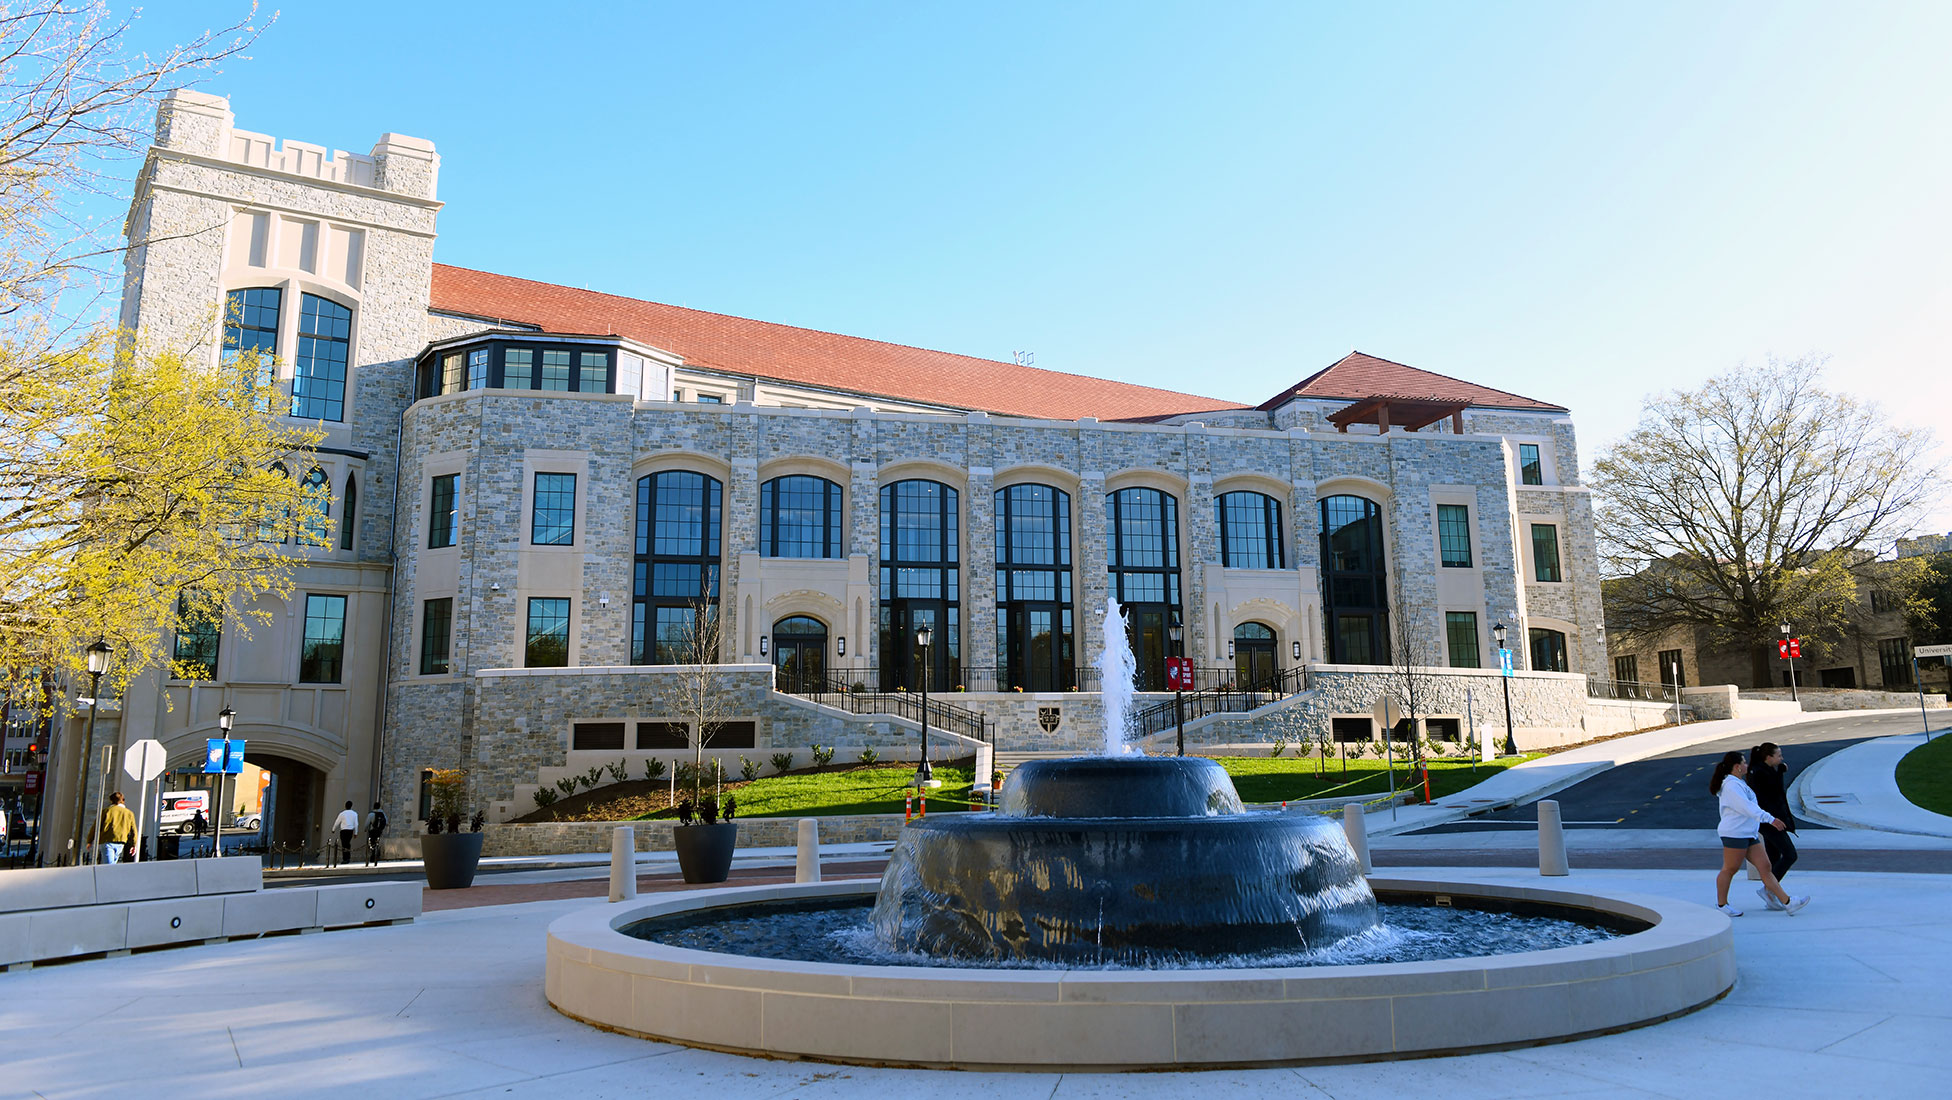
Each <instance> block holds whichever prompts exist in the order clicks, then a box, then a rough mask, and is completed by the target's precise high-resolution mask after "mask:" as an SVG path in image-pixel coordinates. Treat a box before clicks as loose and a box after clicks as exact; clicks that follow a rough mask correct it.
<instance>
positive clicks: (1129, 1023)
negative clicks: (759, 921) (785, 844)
mask: <svg viewBox="0 0 1952 1100" xmlns="http://www.w3.org/2000/svg"><path fill="white" fill-rule="evenodd" d="M1369 882H1370V885H1371V887H1372V888H1373V889H1375V890H1377V891H1379V892H1389V893H1411V894H1451V895H1453V896H1462V897H1482V898H1492V899H1501V900H1523V901H1533V902H1539V903H1543V904H1548V905H1558V906H1566V907H1571V908H1579V909H1589V910H1596V911H1599V912H1602V913H1609V914H1614V915H1617V916H1623V917H1629V918H1632V919H1636V920H1640V921H1643V922H1647V923H1648V924H1650V925H1651V927H1649V928H1647V929H1645V930H1643V931H1640V932H1635V933H1631V934H1628V935H1625V936H1620V937H1618V938H1615V939H1611V940H1605V941H1601V942H1598V943H1591V944H1582V945H1578V946H1575V947H1561V948H1553V949H1549V950H1543V951H1526V952H1519V953H1515V954H1509V955H1487V956H1477V957H1472V958H1465V959H1443V960H1433V961H1429V962H1409V963H1368V964H1356V965H1346V966H1312V967H1269V968H1257V969H1240V970H1210V969H1209V970H1114V971H1106V970H1084V969H1048V970H1043V969H1039V970H1018V969H983V968H964V967H957V968H937V967H926V966H880V965H874V966H867V965H854V964H842V963H817V962H805V961H799V960H782V959H761V958H756V957H753V956H741V955H731V954H725V953H721V952H712V951H700V950H694V949H690V948H679V947H670V946H666V945H663V944H656V943H652V942H650V941H647V940H639V939H636V938H634V937H631V936H627V935H625V934H624V933H623V932H621V931H620V930H619V929H621V928H623V927H625V926H627V925H630V924H634V923H636V922H638V921H642V920H648V919H652V918H655V917H660V916H670V915H673V914H677V913H683V912H690V911H695V910H700V909H712V908H721V907H725V906H731V905H744V904H751V903H756V902H764V901H783V900H793V899H810V898H830V897H847V896H856V895H872V894H873V893H875V891H876V890H877V889H878V888H879V885H880V884H879V882H878V880H875V879H852V880H845V881H839V882H826V883H799V884H790V883H788V884H776V885H766V886H746V887H727V888H721V889H713V890H702V891H692V892H686V893H682V894H675V895H671V896H669V897H663V898H654V899H640V901H639V902H638V903H637V904H632V905H619V906H612V905H609V904H607V903H606V904H604V905H601V906H592V907H591V908H588V909H583V910H579V911H577V912H574V913H570V914H568V915H566V916H563V917H560V918H558V919H557V920H556V921H555V922H553V923H552V924H551V925H550V926H549V931H548V939H547V963H548V965H547V978H546V993H547V996H548V999H549V1001H550V1003H551V1004H552V1005H553V1006H554V1007H556V1009H557V1010H558V1011H561V1012H563V1013H564V1014H566V1015H569V1016H572V1017H574V1018H576V1019H580V1020H583V1021H585V1022H588V1023H591V1024H594V1025H596V1026H599V1027H603V1028H608V1029H611V1030H615V1031H621V1032H625V1033H628V1034H633V1035H639V1036H642V1037H645V1038H652V1039H658V1040H663V1041H670V1042H678V1043H683V1044H686V1045H691V1046H702V1047H709V1048H713V1049H720V1050H728V1051H735V1052H739V1053H746V1054H758V1055H763V1056H768V1057H791V1058H812V1059H816V1060H821V1061H832V1062H844V1063H857V1064H872V1065H920V1066H942V1067H952V1066H953V1067H962V1068H970V1069H979V1068H980V1069H1022V1070H1039V1071H1048V1070H1052V1069H1060V1068H1062V1069H1076V1070H1083V1069H1100V1070H1102V1069H1161V1068H1197V1067H1207V1066H1213V1067H1218V1066H1245V1065H1275V1064H1302V1063H1309V1062H1321V1061H1348V1060H1367V1059H1378V1058H1400V1057H1414V1056H1424V1055H1430V1054H1440V1053H1453V1052H1460V1051H1468V1050H1486V1049H1500V1048H1506V1047H1512V1046H1523V1045H1531V1044H1535V1043H1541V1042H1553V1041H1561V1040H1566V1039H1573V1038H1579V1037H1583V1036H1586V1035H1592V1034H1601V1033H1605V1032H1609V1031H1617V1030H1623V1029H1625V1028H1629V1027H1635V1026H1640V1025H1642V1024H1647V1023H1652V1022H1655V1021H1658V1020H1662V1019H1667V1018H1669V1017H1672V1016H1676V1015H1680V1014H1682V1013H1685V1012H1688V1011H1692V1010H1693V1009H1695V1008H1698V1007H1700V1006H1702V1005H1704V1004H1707V1003H1709V1002H1711V1001H1713V1000H1715V999H1717V998H1719V997H1720V996H1721V995H1722V994H1724V993H1726V992H1727V991H1728V989H1729V988H1730V986H1732V985H1733V983H1734V978H1735V962H1734V939H1733V934H1732V929H1731V926H1730V924H1729V919H1728V918H1727V917H1726V916H1724V915H1722V914H1721V913H1719V912H1716V911H1715V910H1712V909H1709V908H1706V907H1705V906H1700V905H1694V904H1691V903H1688V902H1682V901H1677V900H1674V899H1671V898H1664V897H1657V896H1651V895H1644V894H1633V893H1607V894H1593V893H1586V892H1581V891H1577V890H1573V889H1566V888H1555V887H1548V886H1542V885H1541V886H1533V885H1529V884H1519V883H1512V882H1491V881H1475V880H1471V879H1468V878H1461V877H1457V876H1451V875H1414V874H1390V875H1372V876H1370V878H1369ZM1058 1036H1061V1037H1063V1042H1062V1043H1061V1044H1060V1043H1058V1042H1057V1039H1056V1038H1055V1037H1058ZM1162 1052H1163V1053H1164V1055H1165V1057H1162Z"/></svg>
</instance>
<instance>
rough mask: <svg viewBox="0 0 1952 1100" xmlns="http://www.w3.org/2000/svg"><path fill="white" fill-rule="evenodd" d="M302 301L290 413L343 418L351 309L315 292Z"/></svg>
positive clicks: (350, 334)
mask: <svg viewBox="0 0 1952 1100" xmlns="http://www.w3.org/2000/svg"><path fill="white" fill-rule="evenodd" d="M301 301H302V305H301V308H300V310H299V314H298V358H297V359H296V360H295V361H294V366H293V370H292V379H291V414H292V415H293V416H300V417H304V418H305V419H307V420H344V419H345V418H346V361H347V359H348V358H349V357H350V350H351V348H352V310H350V309H347V308H346V307H345V306H342V305H340V304H339V303H337V302H335V301H333V300H331V299H330V298H321V297H319V296H318V295H316V294H306V295H302V296H301Z"/></svg>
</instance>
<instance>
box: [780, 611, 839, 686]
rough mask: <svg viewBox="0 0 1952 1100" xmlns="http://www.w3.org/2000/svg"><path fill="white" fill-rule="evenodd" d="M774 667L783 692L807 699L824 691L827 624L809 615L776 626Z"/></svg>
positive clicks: (797, 616) (799, 616) (783, 620)
mask: <svg viewBox="0 0 1952 1100" xmlns="http://www.w3.org/2000/svg"><path fill="white" fill-rule="evenodd" d="M773 667H774V668H775V669H777V670H778V671H777V672H776V673H775V676H774V680H775V682H776V683H777V684H778V689H779V690H780V691H784V692H787V693H788V694H792V695H804V694H807V693H809V692H814V691H819V690H821V688H822V687H823V686H824V685H825V683H826V679H827V624H826V623H823V622H821V621H820V620H819V619H815V618H811V617H809V616H806V615H794V616H792V617H791V618H786V619H781V620H780V621H778V622H776V623H774V624H773Z"/></svg>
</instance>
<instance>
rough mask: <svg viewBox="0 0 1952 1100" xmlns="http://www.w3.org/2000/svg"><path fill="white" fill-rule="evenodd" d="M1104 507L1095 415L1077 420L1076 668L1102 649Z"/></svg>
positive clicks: (1106, 579)
mask: <svg viewBox="0 0 1952 1100" xmlns="http://www.w3.org/2000/svg"><path fill="white" fill-rule="evenodd" d="M1110 520H1111V513H1110V511H1109V510H1107V509H1106V507H1105V448H1104V439H1103V437H1102V436H1101V435H1100V433H1099V431H1098V420H1097V418H1096V417H1090V416H1087V417H1084V418H1082V419H1080V420H1079V421H1078V515H1077V526H1076V533H1077V539H1076V546H1075V547H1074V548H1073V550H1072V558H1071V560H1072V561H1073V562H1074V563H1076V564H1075V568H1076V569H1077V592H1078V662H1077V663H1078V668H1079V669H1080V671H1082V670H1083V669H1086V668H1090V667H1092V666H1093V665H1095V664H1096V663H1097V661H1098V653H1099V651H1100V650H1102V649H1103V648H1104V647H1105V628H1104V622H1103V616H1104V614H1105V597H1106V596H1107V595H1109V594H1110V591H1111V575H1110V573H1108V572H1107V571H1106V566H1105V561H1106V559H1105V554H1106V548H1107V547H1108V546H1109V545H1110V534H1109V529H1108V528H1107V526H1106V525H1107V524H1108V523H1109V522H1110Z"/></svg>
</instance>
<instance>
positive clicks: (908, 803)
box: [901, 793, 915, 824]
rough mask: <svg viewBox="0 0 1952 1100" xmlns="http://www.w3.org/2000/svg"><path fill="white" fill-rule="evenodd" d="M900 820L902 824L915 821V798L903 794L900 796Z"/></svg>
mask: <svg viewBox="0 0 1952 1100" xmlns="http://www.w3.org/2000/svg"><path fill="white" fill-rule="evenodd" d="M901 820H902V823H903V824H907V823H908V822H910V821H913V820H915V796H914V795H912V794H907V793H904V794H903V795H902V796H901Z"/></svg>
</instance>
